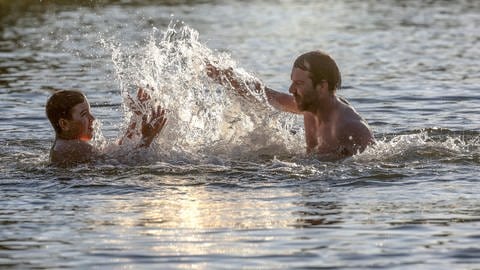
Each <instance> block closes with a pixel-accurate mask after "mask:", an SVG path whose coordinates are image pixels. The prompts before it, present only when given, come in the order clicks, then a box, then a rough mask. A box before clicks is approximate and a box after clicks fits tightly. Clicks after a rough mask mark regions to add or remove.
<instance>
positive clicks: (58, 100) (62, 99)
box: [45, 90, 87, 134]
mask: <svg viewBox="0 0 480 270" xmlns="http://www.w3.org/2000/svg"><path fill="white" fill-rule="evenodd" d="M86 100H87V99H86V98H85V95H84V94H83V93H82V92H80V91H77V90H60V91H58V92H55V93H54V94H53V95H52V96H51V97H50V98H49V99H48V101H47V105H46V106H45V111H46V113H47V117H48V120H50V123H51V124H52V126H53V129H54V130H55V132H56V133H57V134H59V133H60V132H61V131H62V129H61V128H60V124H59V123H58V122H59V121H60V118H64V119H72V108H73V107H74V106H75V105H77V104H80V103H82V102H84V101H86Z"/></svg>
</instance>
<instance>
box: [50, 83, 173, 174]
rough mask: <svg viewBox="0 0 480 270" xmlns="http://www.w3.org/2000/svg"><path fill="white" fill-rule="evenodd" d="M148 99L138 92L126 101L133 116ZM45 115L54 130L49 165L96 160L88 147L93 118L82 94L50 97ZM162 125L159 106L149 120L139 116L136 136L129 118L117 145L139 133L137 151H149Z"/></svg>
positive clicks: (65, 92)
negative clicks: (141, 148) (124, 131)
mask: <svg viewBox="0 0 480 270" xmlns="http://www.w3.org/2000/svg"><path fill="white" fill-rule="evenodd" d="M149 99H150V96H149V95H148V94H146V93H145V91H144V90H143V89H142V88H140V89H139V91H138V94H137V101H134V100H133V99H132V98H130V97H129V101H130V102H129V105H130V107H131V108H132V109H133V111H134V113H135V114H136V115H141V114H142V112H141V111H142V110H141V107H143V108H145V106H146V101H148V100H149ZM46 113H47V117H48V119H49V120H50V123H51V124H52V126H53V129H54V130H55V141H54V143H53V146H52V148H51V150H50V161H51V163H52V164H53V165H56V166H63V167H65V166H71V165H76V164H80V163H89V162H92V161H94V160H95V159H97V158H99V156H100V153H99V151H98V150H97V149H95V148H94V147H93V146H92V145H91V144H90V143H89V141H90V140H91V139H92V137H93V132H94V130H93V121H94V120H95V117H94V116H93V115H92V113H91V112H90V104H89V103H88V100H87V98H86V97H85V95H84V94H83V93H82V92H80V91H76V90H62V91H58V92H56V93H54V94H53V95H52V96H51V97H50V98H49V99H48V101H47V105H46ZM165 123H166V118H165V111H164V110H162V109H161V108H160V107H159V106H158V107H156V108H152V109H151V115H150V120H148V116H147V115H145V114H143V116H142V124H141V128H140V132H138V131H136V129H135V128H136V122H135V121H133V118H132V121H131V123H130V125H129V127H128V129H127V131H126V133H125V135H124V136H123V138H122V139H121V140H120V141H119V144H122V142H123V140H124V139H125V138H132V137H133V135H135V133H141V143H140V144H139V145H138V147H149V146H150V144H151V143H152V141H153V139H154V138H155V137H156V136H157V135H158V133H160V131H161V130H162V128H163V127H164V126H165ZM139 135H140V134H139Z"/></svg>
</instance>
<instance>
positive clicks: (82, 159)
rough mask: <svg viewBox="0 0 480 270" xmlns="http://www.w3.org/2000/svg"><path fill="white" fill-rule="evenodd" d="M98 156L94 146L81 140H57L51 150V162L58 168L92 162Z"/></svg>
mask: <svg viewBox="0 0 480 270" xmlns="http://www.w3.org/2000/svg"><path fill="white" fill-rule="evenodd" d="M95 155H96V151H95V149H94V147H93V146H92V145H90V144H89V143H87V142H84V141H81V140H62V139H57V140H55V142H54V144H53V147H52V149H51V150H50V161H51V162H52V164H54V165H57V166H70V165H75V164H80V163H88V162H91V161H92V160H93V159H94V157H95Z"/></svg>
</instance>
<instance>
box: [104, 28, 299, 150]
mask: <svg viewBox="0 0 480 270" xmlns="http://www.w3.org/2000/svg"><path fill="white" fill-rule="evenodd" d="M103 44H104V45H105V46H106V47H107V48H109V49H110V50H111V52H112V60H113V63H114V67H115V72H116V75H117V78H118V82H119V84H120V88H121V94H122V97H123V109H124V121H123V124H122V127H123V128H125V127H126V125H127V123H128V121H129V119H130V118H131V116H132V111H131V110H130V109H129V108H128V107H127V106H126V104H127V102H126V100H127V97H128V96H129V95H130V96H135V95H136V91H137V89H138V87H142V88H144V89H146V90H147V92H148V94H149V95H150V96H151V97H152V99H151V104H152V105H160V106H162V107H163V108H165V109H166V110H167V117H168V123H167V126H166V127H165V129H164V130H163V131H162V134H160V136H159V138H158V139H157V140H156V142H155V145H154V146H155V149H156V153H157V155H160V156H161V157H162V158H173V159H175V158H179V157H180V158H181V157H187V156H188V157H192V158H198V157H199V156H218V157H221V158H228V159H232V158H233V159H251V158H258V157H260V156H271V157H273V156H274V155H276V156H291V155H296V154H300V153H303V151H304V142H303V134H302V132H303V131H302V130H297V131H295V132H292V129H293V128H294V127H298V124H297V123H296V121H298V119H297V118H295V117H294V116H291V115H287V114H284V113H281V112H278V111H276V110H274V109H273V108H271V107H270V106H269V105H268V104H267V102H266V98H265V96H264V94H259V93H257V92H255V91H251V92H250V93H248V95H250V96H252V97H254V99H253V100H251V99H250V100H249V99H246V98H244V97H241V96H239V95H238V94H236V93H235V91H234V90H233V89H230V88H226V87H223V86H220V85H218V84H216V83H215V82H213V81H212V80H211V79H210V78H209V77H208V76H207V73H206V63H208V62H210V63H213V62H215V63H218V66H219V67H220V68H232V69H234V70H235V72H236V73H238V74H239V78H240V80H241V81H242V82H244V83H247V82H248V81H251V80H252V77H253V76H252V75H251V74H249V73H248V72H246V71H245V70H243V69H241V68H239V67H237V64H236V63H235V61H234V60H233V59H232V58H231V57H230V56H229V55H228V54H225V53H218V52H215V51H212V50H210V49H209V48H208V47H206V46H205V45H203V44H202V43H201V42H200V41H199V35H198V32H197V31H195V30H194V29H192V28H190V27H188V26H185V25H181V24H180V23H173V22H172V23H170V25H169V26H168V28H167V29H166V30H165V31H163V32H162V31H160V30H158V29H156V28H154V29H153V30H152V33H151V34H150V36H149V37H148V38H147V39H146V40H145V43H144V44H142V45H135V46H133V47H123V46H122V45H120V44H115V42H114V41H108V42H107V41H103ZM146 113H148V112H146ZM137 139H138V138H137ZM134 143H135V142H134Z"/></svg>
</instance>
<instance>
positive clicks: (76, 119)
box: [62, 100, 95, 141]
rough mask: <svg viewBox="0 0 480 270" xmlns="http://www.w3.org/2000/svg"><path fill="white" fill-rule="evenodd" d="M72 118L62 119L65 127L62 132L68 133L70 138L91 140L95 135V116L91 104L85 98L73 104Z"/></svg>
mask: <svg viewBox="0 0 480 270" xmlns="http://www.w3.org/2000/svg"><path fill="white" fill-rule="evenodd" d="M71 116H72V117H71V119H62V120H63V121H65V122H64V127H62V129H63V130H62V132H63V133H64V134H65V135H67V137H68V138H69V139H77V140H82V141H89V140H91V139H92V137H93V121H94V120H95V117H93V115H92V113H91V112H90V104H88V101H87V100H85V101H84V102H82V103H79V104H77V105H75V106H73V108H72V110H71Z"/></svg>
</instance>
